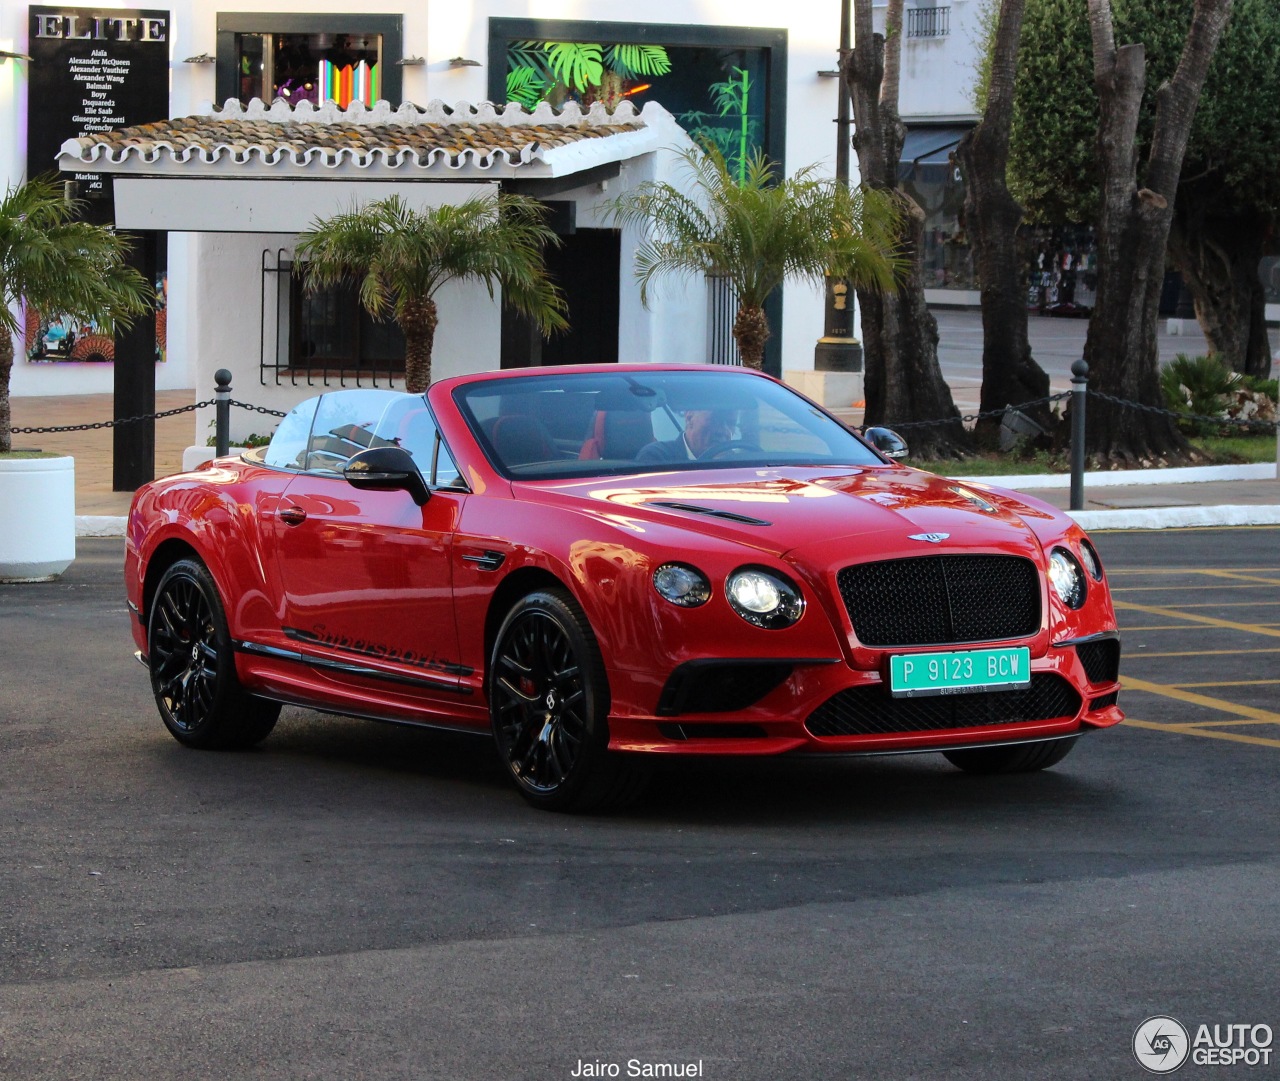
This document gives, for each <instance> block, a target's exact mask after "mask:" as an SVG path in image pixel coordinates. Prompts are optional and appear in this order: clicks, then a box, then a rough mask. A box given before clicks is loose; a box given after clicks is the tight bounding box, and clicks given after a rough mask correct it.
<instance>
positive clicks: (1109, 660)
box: [1076, 638, 1120, 683]
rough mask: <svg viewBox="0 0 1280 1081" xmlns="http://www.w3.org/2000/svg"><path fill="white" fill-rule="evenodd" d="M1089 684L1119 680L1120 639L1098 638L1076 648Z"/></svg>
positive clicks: (1082, 643)
mask: <svg viewBox="0 0 1280 1081" xmlns="http://www.w3.org/2000/svg"><path fill="white" fill-rule="evenodd" d="M1076 653H1077V654H1079V656H1080V663H1081V664H1083V665H1084V674H1085V675H1086V676H1088V677H1089V682H1090V683H1114V682H1115V681H1116V680H1117V679H1119V678H1120V639H1119V638H1099V639H1098V640H1097V641H1095V642H1081V643H1080V644H1079V645H1078V646H1076Z"/></svg>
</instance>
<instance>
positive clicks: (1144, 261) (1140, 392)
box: [1084, 0, 1231, 466]
mask: <svg viewBox="0 0 1280 1081" xmlns="http://www.w3.org/2000/svg"><path fill="white" fill-rule="evenodd" d="M1230 9H1231V0H1196V7H1195V14H1194V16H1193V18H1192V23H1191V30H1190V31H1189V33H1188V34H1187V41H1186V45H1185V47H1184V49H1183V53H1182V58H1181V60H1180V61H1179V64H1178V69H1177V71H1176V72H1175V74H1174V76H1173V78H1172V79H1171V80H1170V81H1169V82H1167V83H1165V84H1164V85H1163V86H1161V87H1160V89H1159V90H1158V91H1157V93H1156V123H1155V130H1154V132H1153V134H1152V139H1151V150H1150V152H1149V154H1148V157H1147V162H1146V168H1145V176H1144V177H1143V179H1144V180H1145V185H1140V184H1139V183H1138V161H1137V153H1136V151H1135V148H1134V147H1135V136H1136V133H1137V127H1138V113H1139V109H1140V108H1141V103H1142V96H1143V91H1144V90H1145V87H1146V54H1145V51H1144V49H1143V47H1142V46H1141V45H1123V46H1120V47H1117V46H1116V43H1115V34H1114V31H1113V28H1112V20H1111V4H1110V0H1089V28H1090V33H1091V36H1092V40H1093V63H1094V85H1095V86H1096V88H1097V91H1098V99H1099V105H1100V112H1101V119H1100V121H1099V125H1098V159H1099V167H1100V171H1101V208H1100V210H1099V215H1098V300H1097V304H1096V306H1095V307H1094V311H1093V317H1092V319H1090V321H1089V334H1088V337H1087V338H1086V340H1085V351H1084V358H1085V360H1086V361H1087V362H1088V364H1089V374H1090V380H1091V384H1092V386H1091V389H1095V390H1098V391H1101V392H1102V393H1104V394H1109V395H1112V396H1114V397H1116V398H1121V399H1124V400H1126V401H1131V402H1135V403H1138V404H1140V405H1146V406H1155V407H1161V406H1163V405H1164V397H1163V394H1162V393H1161V390H1160V363H1159V351H1158V349H1157V345H1156V328H1157V326H1158V324H1159V318H1160V314H1159V306H1160V289H1161V285H1162V283H1163V281H1164V265H1165V252H1166V250H1167V247H1168V240H1169V227H1170V223H1171V222H1172V219H1173V200H1174V195H1175V193H1176V190H1177V184H1178V176H1179V174H1180V172H1181V170H1182V161H1183V157H1184V155H1185V153H1186V147H1187V139H1188V137H1189V135H1190V132H1191V123H1192V121H1193V120H1194V118H1195V112H1196V104H1197V102H1198V101H1199V97H1200V90H1201V87H1202V86H1203V85H1204V80H1205V76H1206V74H1207V73H1208V70H1209V64H1210V62H1211V61H1212V59H1213V53H1214V50H1215V49H1216V48H1217V44H1218V39H1219V38H1220V36H1221V34H1222V30H1223V27H1224V26H1225V25H1226V21H1227V15H1228V13H1229V11H1230ZM1085 443H1086V446H1087V448H1088V450H1089V453H1090V455H1091V457H1092V458H1093V459H1094V460H1095V461H1097V462H1104V463H1107V464H1114V465H1124V466H1127V465H1167V464H1169V463H1171V462H1178V461H1189V460H1194V459H1195V457H1196V456H1195V454H1194V452H1193V451H1192V449H1191V447H1190V445H1189V444H1188V443H1187V441H1186V439H1185V438H1184V437H1183V436H1182V434H1181V433H1180V432H1179V431H1178V429H1177V427H1176V426H1175V422H1174V420H1173V418H1171V417H1169V416H1166V415H1162V414H1158V413H1151V412H1147V411H1144V410H1137V409H1132V408H1127V407H1124V406H1120V405H1116V404H1114V403H1112V402H1110V401H1107V400H1105V399H1094V400H1092V401H1091V402H1090V403H1089V409H1088V428H1087V432H1086V438H1085Z"/></svg>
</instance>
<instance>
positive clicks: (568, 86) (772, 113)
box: [489, 19, 786, 170]
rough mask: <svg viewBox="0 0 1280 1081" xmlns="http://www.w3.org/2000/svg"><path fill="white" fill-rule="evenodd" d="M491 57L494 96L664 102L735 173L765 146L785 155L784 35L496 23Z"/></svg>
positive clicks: (529, 102)
mask: <svg viewBox="0 0 1280 1081" xmlns="http://www.w3.org/2000/svg"><path fill="white" fill-rule="evenodd" d="M489 60H490V68H489V71H490V76H489V77H490V87H489V94H490V96H491V97H492V98H493V100H495V101H518V102H520V104H522V105H524V106H525V107H526V108H528V109H533V108H535V107H536V106H537V105H538V104H539V103H540V102H543V101H546V102H549V103H550V104H551V105H552V106H553V107H555V108H560V107H561V106H562V105H564V104H565V103H566V102H569V101H575V102H577V103H579V104H580V105H583V106H590V105H593V104H595V103H596V102H603V103H604V104H605V105H607V106H608V107H610V108H613V107H614V106H616V105H617V104H619V103H620V102H622V101H630V102H632V103H633V104H634V105H635V106H636V108H642V107H643V106H644V103H645V102H647V101H657V102H659V103H660V104H661V105H662V107H663V108H665V109H666V110H667V111H668V112H669V113H671V114H672V115H674V116H675V117H676V119H677V120H679V122H680V123H681V124H682V125H683V126H684V128H685V129H686V130H687V131H688V132H689V133H690V134H691V135H693V136H694V137H695V138H696V139H699V140H701V141H704V142H708V143H711V144H713V145H715V146H716V147H717V148H718V149H719V150H720V151H721V153H722V154H723V155H724V157H725V160H726V161H727V162H728V163H729V166H730V168H731V169H734V170H738V169H741V168H742V167H743V163H744V162H745V161H746V160H747V158H749V157H750V156H751V155H752V154H754V153H755V152H756V151H758V150H761V149H763V150H764V151H765V152H766V153H767V154H768V155H769V156H770V157H771V158H773V159H774V160H776V161H781V159H782V153H781V142H782V125H783V119H784V117H785V108H786V103H785V100H784V98H783V95H784V93H785V92H784V90H783V87H784V86H785V66H786V31H783V30H761V29H757V28H748V27H699V26H674V25H673V26H667V25H658V24H636V23H610V22H590V23H586V22H581V23H580V22H564V21H550V20H537V19H490V20H489ZM499 80H501V81H499Z"/></svg>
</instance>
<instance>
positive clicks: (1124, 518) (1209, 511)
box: [1063, 503, 1280, 532]
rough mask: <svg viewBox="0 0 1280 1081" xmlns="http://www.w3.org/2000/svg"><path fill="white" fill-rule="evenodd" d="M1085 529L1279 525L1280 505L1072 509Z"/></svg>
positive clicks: (1070, 512) (1071, 511)
mask: <svg viewBox="0 0 1280 1081" xmlns="http://www.w3.org/2000/svg"><path fill="white" fill-rule="evenodd" d="M1063 513H1064V514H1068V515H1070V516H1071V517H1072V518H1074V519H1075V520H1076V522H1077V523H1078V524H1079V525H1080V527H1081V528H1082V529H1086V530H1089V531H1090V532H1093V531H1094V530H1098V531H1103V530H1108V529H1193V528H1195V527H1197V526H1201V527H1203V526H1236V525H1280V506H1274V505H1271V504H1266V503H1263V504H1258V505H1254V506H1250V505H1247V504H1238V503H1237V504H1223V505H1220V506H1213V507H1146V508H1137V509H1135V510H1128V509H1126V510H1069V511H1064V512H1063Z"/></svg>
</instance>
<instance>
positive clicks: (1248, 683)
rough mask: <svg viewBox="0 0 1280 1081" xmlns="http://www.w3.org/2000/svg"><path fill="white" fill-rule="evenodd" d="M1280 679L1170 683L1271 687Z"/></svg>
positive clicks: (1176, 685)
mask: <svg viewBox="0 0 1280 1081" xmlns="http://www.w3.org/2000/svg"><path fill="white" fill-rule="evenodd" d="M1276 683H1280V679H1236V680H1231V681H1230V682H1227V681H1225V680H1224V681H1223V682H1221V683H1170V684H1169V686H1170V687H1269V686H1271V685H1273V684H1276Z"/></svg>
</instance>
